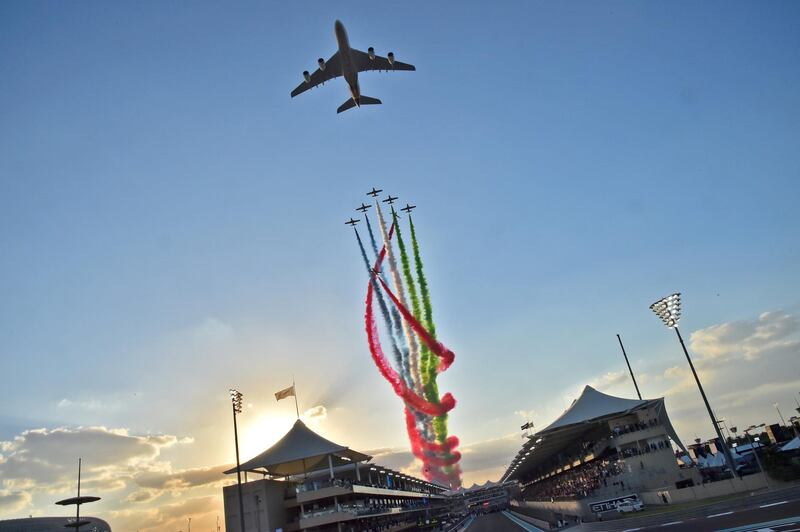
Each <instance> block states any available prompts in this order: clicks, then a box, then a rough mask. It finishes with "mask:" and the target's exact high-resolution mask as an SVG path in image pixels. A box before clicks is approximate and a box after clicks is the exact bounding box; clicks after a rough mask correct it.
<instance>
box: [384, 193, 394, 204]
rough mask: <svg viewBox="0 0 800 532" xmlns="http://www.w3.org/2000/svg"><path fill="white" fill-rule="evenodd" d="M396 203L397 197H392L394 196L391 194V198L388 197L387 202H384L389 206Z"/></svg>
mask: <svg viewBox="0 0 800 532" xmlns="http://www.w3.org/2000/svg"><path fill="white" fill-rule="evenodd" d="M395 201H397V196H395V197H392V195H391V194H389V197H388V198H386V199H385V200H383V202H384V203H388V204H389V205H391V204H392V203H394V202H395Z"/></svg>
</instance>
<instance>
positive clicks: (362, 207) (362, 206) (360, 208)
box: [356, 203, 372, 212]
mask: <svg viewBox="0 0 800 532" xmlns="http://www.w3.org/2000/svg"><path fill="white" fill-rule="evenodd" d="M370 207H372V205H364V204H363V203H362V204H361V207H356V210H357V211H361V212H367V209H369V208H370Z"/></svg>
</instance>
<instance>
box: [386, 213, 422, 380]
mask: <svg viewBox="0 0 800 532" xmlns="http://www.w3.org/2000/svg"><path fill="white" fill-rule="evenodd" d="M375 206H376V207H377V211H378V221H379V224H380V226H381V236H382V237H383V244H384V246H386V258H387V259H389V272H390V273H391V275H392V282H393V283H394V289H395V292H397V298H398V299H399V300H400V303H402V304H403V306H404V307H406V308H408V302H407V301H406V291H405V289H404V288H403V281H402V279H401V278H400V271H399V270H398V268H397V261H396V260H395V258H394V252H393V251H392V245H391V242H390V241H389V233H388V231H387V229H386V220H385V219H384V218H383V212H382V211H381V205H380V203H379V202H378V201H377V200H376V201H375ZM402 324H403V333H404V334H405V336H406V340H408V359H409V367H410V373H411V375H410V377H411V382H412V383H413V385H414V391H415V392H417V393H418V394H420V396H421V395H422V377H421V376H420V373H419V344H417V337H416V336H415V335H414V331H412V330H411V328H410V327H409V326H408V323H406V320H402Z"/></svg>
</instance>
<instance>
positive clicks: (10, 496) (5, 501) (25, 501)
mask: <svg viewBox="0 0 800 532" xmlns="http://www.w3.org/2000/svg"><path fill="white" fill-rule="evenodd" d="M30 503H31V495H30V493H27V492H24V491H8V490H0V512H16V511H19V510H22V509H23V508H25V507H26V506H28V505H29V504H30Z"/></svg>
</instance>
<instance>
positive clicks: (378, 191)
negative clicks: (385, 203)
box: [367, 187, 383, 198]
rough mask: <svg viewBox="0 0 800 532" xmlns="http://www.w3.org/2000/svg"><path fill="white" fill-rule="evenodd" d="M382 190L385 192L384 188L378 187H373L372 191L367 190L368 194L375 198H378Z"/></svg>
mask: <svg viewBox="0 0 800 532" xmlns="http://www.w3.org/2000/svg"><path fill="white" fill-rule="evenodd" d="M381 192H383V189H382V188H378V189H376V188H375V187H372V190H371V191H370V192H367V196H372V197H373V198H376V197H378V194H380V193H381Z"/></svg>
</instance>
